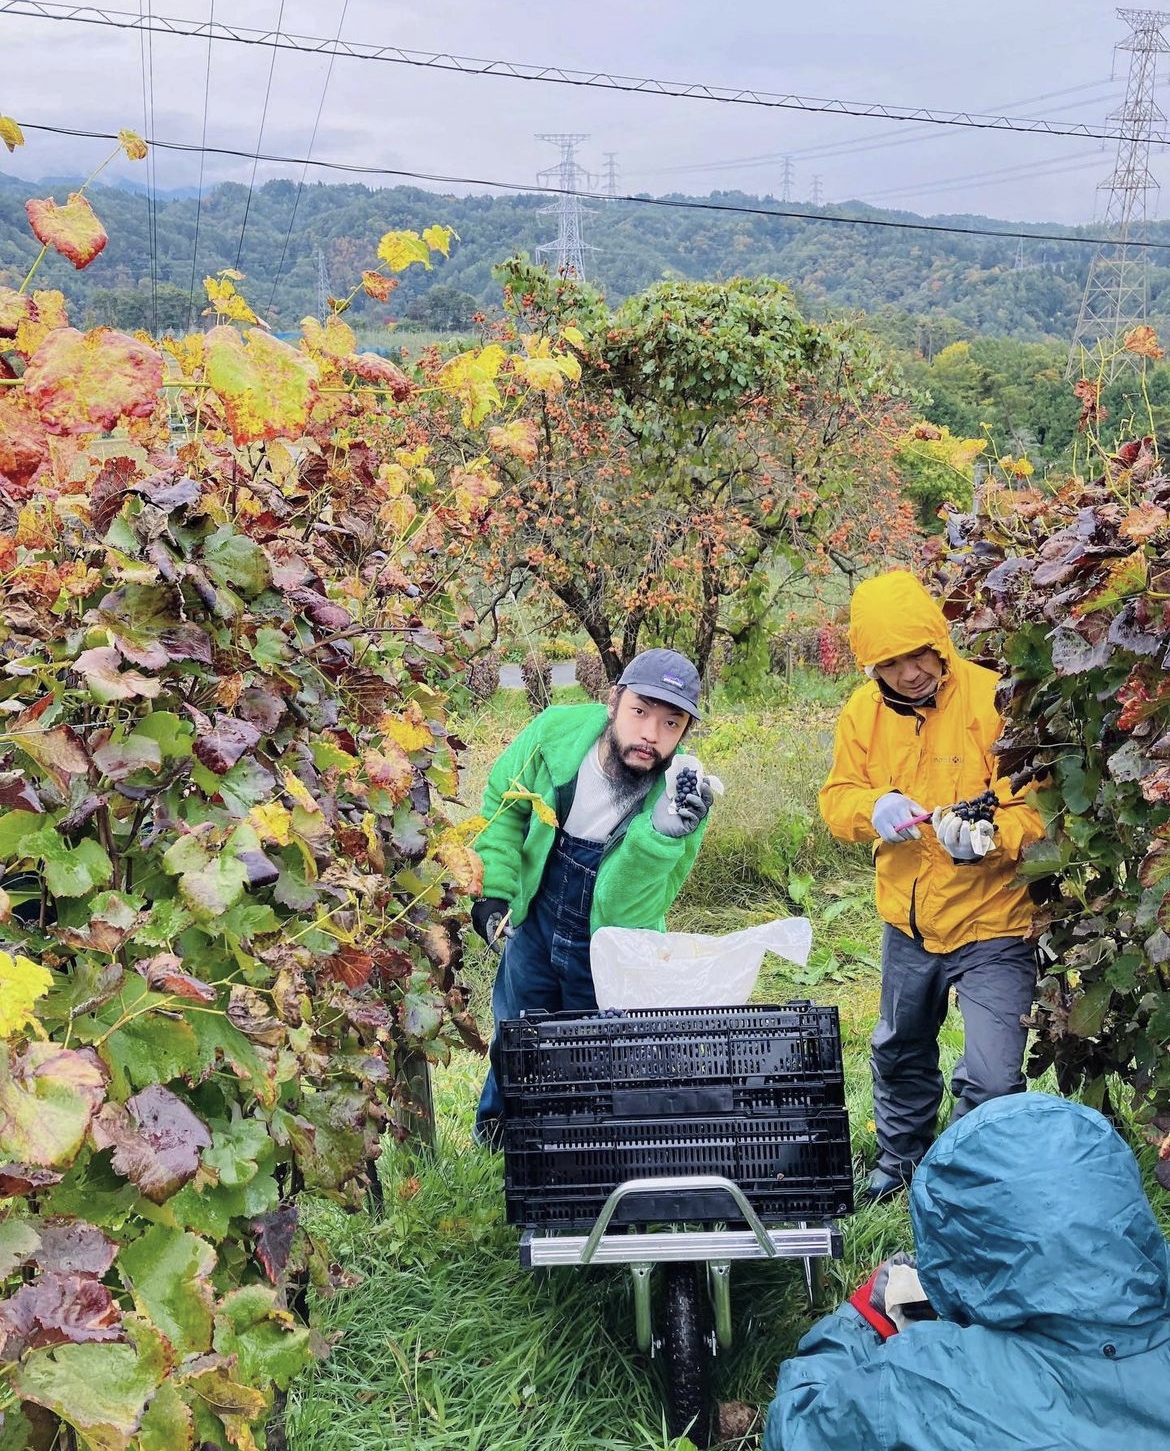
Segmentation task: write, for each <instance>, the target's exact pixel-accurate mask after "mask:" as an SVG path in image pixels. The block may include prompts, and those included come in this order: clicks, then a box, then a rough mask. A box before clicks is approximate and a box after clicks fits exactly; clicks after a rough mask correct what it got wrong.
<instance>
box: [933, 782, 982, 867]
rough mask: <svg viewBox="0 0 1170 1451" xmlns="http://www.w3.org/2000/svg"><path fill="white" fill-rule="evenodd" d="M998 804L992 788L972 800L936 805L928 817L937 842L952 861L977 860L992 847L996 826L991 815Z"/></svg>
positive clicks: (980, 859)
mask: <svg viewBox="0 0 1170 1451" xmlns="http://www.w3.org/2000/svg"><path fill="white" fill-rule="evenodd" d="M998 804H999V802H998V798H997V797H996V795H995V793H994V792H993V791H985V792H984V793H983V795H982V796H977V797H975V799H974V800H973V801H960V802H958V803H957V804H956V805H954V806H940V807H938V808H937V809H936V810H935V811H934V813H933V814H932V816H931V818H930V824H931V826H933V827H934V834H935V836H937V837H938V840H939V845H940V846H942V847H943V848H944V850H945V851H947V852H948V853H949V854H950V857H951V860H952V861H954V862H980V861H982V860H983V858H984V857H985V856H986V855H987V854H988V852H992V851H995V849H996V841H995V827H994V825H993V824H992V820H991V818H992V815H993V814H994V811H995V807H996V806H997V805H998Z"/></svg>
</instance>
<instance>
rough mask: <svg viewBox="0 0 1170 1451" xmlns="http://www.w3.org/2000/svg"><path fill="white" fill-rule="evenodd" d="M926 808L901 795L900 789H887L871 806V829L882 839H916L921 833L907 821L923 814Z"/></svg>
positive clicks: (892, 840)
mask: <svg viewBox="0 0 1170 1451" xmlns="http://www.w3.org/2000/svg"><path fill="white" fill-rule="evenodd" d="M925 815H926V808H925V807H924V806H919V804H918V802H917V801H911V799H910V798H909V796H903V795H902V793H901V791H887V792H886V794H885V795H884V796H879V797H878V799H877V800H876V801H875V802H874V807H873V817H872V820H873V829H874V831H876V832H877V834H878V835H879V836H880V837H881V839H882V840H883V841H891V842H894V841H917V840H918V838H919V837H920V836H921V835H922V833H921V832H920V831H919V830H918V828H917V826H912V825H909V824H908V823H909V822H910V821H911V819H912V818H913V817H915V816H923V817H924V816H925Z"/></svg>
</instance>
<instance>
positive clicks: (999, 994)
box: [870, 923, 1036, 1180]
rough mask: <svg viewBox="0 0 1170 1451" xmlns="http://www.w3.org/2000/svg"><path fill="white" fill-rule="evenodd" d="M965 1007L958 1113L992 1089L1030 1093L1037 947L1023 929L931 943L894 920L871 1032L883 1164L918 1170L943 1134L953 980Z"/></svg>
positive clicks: (904, 1173)
mask: <svg viewBox="0 0 1170 1451" xmlns="http://www.w3.org/2000/svg"><path fill="white" fill-rule="evenodd" d="M952 987H953V988H954V989H955V995H956V997H957V998H958V1002H959V1011H960V1012H961V1013H962V1015H963V1056H962V1057H961V1058H960V1059H959V1061H958V1063H957V1064H956V1065H955V1071H954V1073H953V1074H952V1075H951V1091H952V1093H953V1094H954V1096H955V1104H954V1109H953V1111H952V1114H951V1117H952V1120H953V1119H956V1118H961V1117H962V1115H963V1114H965V1113H968V1112H969V1111H970V1110H971V1109H973V1108H975V1107H976V1106H977V1105H978V1104H981V1103H983V1102H984V1101H985V1100H987V1099H989V1098H999V1097H1001V1096H1002V1095H1004V1094H1007V1093H1022V1092H1023V1091H1024V1077H1023V1073H1022V1071H1021V1070H1022V1066H1023V1061H1024V1047H1025V1044H1026V1043H1027V1038H1028V1032H1027V1029H1026V1028H1023V1027H1021V1025H1020V1018H1021V1017H1024V1016H1026V1015H1027V1014H1028V1013H1029V1012H1030V1011H1031V1008H1032V996H1033V993H1034V991H1035V987H1036V949H1035V947H1034V946H1033V945H1032V944H1031V943H1030V942H1025V941H1024V940H1023V938H1021V937H995V938H992V939H991V940H990V941H987V942H969V943H967V944H966V945H965V946H963V947H959V948H956V949H955V951H954V952H941V953H940V952H928V951H927V950H926V948H925V947H924V946H923V945H922V943H921V941H919V940H917V939H916V938H913V937H908V936H907V935H906V934H905V933H904V932H899V931H898V930H897V928H895V927H891V926H890V925H889V924H888V923H887V924H886V928H885V931H884V933H883V935H882V992H881V1003H880V1006H879V1009H878V1023H877V1027H876V1028H875V1029H874V1032H873V1037H872V1038H871V1039H870V1048H871V1050H872V1053H871V1058H870V1067H871V1069H872V1071H873V1117H874V1124H875V1125H876V1128H877V1141H878V1159H877V1167H878V1168H879V1169H881V1170H882V1171H883V1172H884V1173H887V1174H891V1175H894V1176H895V1177H901V1178H904V1179H907V1180H908V1179H909V1178H910V1175H911V1174H912V1172H913V1170H914V1166H915V1165H916V1164H917V1163H918V1161H919V1159H921V1158H922V1156H923V1154H925V1153H926V1150H927V1149H928V1148H929V1147H930V1145H931V1143H932V1142H933V1140H934V1137H935V1133H936V1131H937V1127H938V1111H939V1108H940V1106H941V1105H942V1099H943V1078H942V1074H941V1073H940V1071H939V1066H938V1035H939V1029H940V1028H941V1027H942V1024H943V1020H944V1018H945V1017H946V1015H947V999H948V998H949V996H950V990H951V988H952Z"/></svg>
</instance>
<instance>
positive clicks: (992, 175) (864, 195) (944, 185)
mask: <svg viewBox="0 0 1170 1451" xmlns="http://www.w3.org/2000/svg"><path fill="white" fill-rule="evenodd" d="M1100 160H1101V153H1100V152H1099V151H1082V152H1078V153H1077V155H1076V156H1068V157H1065V159H1064V160H1063V161H1025V162H1021V163H1020V164H1019V165H1018V166H1001V167H997V168H996V169H995V170H994V171H970V172H967V173H966V174H965V175H963V176H945V177H940V178H938V179H937V180H934V181H911V182H907V183H906V185H905V186H887V187H883V188H882V189H881V190H880V191H865V192H859V193H858V194H857V195H856V196H855V197H854V198H853V200H854V201H866V202H872V201H875V200H877V199H878V198H881V197H887V196H912V195H917V194H918V193H920V192H925V193H926V194H927V195H933V194H934V193H935V192H940V191H955V190H956V189H959V188H962V187H964V186H968V185H970V183H971V182H982V183H987V182H997V181H1024V180H1032V179H1034V178H1037V177H1041V176H1059V175H1061V174H1062V173H1064V172H1066V171H1083V170H1084V169H1085V168H1086V167H1087V166H1088V165H1089V163H1090V162H1093V163H1098V162H1100Z"/></svg>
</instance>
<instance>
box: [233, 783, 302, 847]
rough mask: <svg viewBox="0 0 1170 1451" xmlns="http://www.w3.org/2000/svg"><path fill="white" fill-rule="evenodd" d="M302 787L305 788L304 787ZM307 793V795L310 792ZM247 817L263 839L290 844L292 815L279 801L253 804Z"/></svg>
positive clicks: (279, 843)
mask: <svg viewBox="0 0 1170 1451" xmlns="http://www.w3.org/2000/svg"><path fill="white" fill-rule="evenodd" d="M298 784H300V783H299V778H298ZM301 789H302V790H304V787H302V788H301ZM305 794H306V796H307V795H308V792H307V791H306V792H305ZM310 799H311V798H310ZM245 819H246V820H247V822H248V824H249V825H250V826H253V827H255V829H256V835H257V836H258V837H259V838H260V840H261V841H274V842H275V843H276V844H277V846H288V844H289V841H290V839H291V836H290V833H291V830H292V815H291V813H290V812H289V810H288V808H287V807H285V806H282V805H281V804H280V802H279V801H265V802H264V803H263V804H262V805H260V806H253V807H252V809H251V811H249V812H248V815H247V817H246V818H245Z"/></svg>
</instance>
